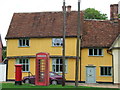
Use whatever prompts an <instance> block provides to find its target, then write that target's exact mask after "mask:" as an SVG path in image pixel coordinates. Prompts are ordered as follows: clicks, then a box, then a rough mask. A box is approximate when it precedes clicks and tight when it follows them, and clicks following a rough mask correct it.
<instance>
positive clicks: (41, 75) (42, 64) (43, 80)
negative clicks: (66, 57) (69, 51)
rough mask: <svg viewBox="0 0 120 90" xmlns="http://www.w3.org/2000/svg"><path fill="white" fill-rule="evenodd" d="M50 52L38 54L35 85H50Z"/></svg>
mask: <svg viewBox="0 0 120 90" xmlns="http://www.w3.org/2000/svg"><path fill="white" fill-rule="evenodd" d="M49 62H50V61H49V53H43V52H41V53H37V54H36V75H35V85H41V86H48V85H49Z"/></svg>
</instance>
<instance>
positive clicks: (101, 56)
mask: <svg viewBox="0 0 120 90" xmlns="http://www.w3.org/2000/svg"><path fill="white" fill-rule="evenodd" d="M88 56H89V57H103V55H93V56H92V55H88Z"/></svg>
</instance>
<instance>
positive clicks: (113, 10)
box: [110, 4, 118, 20]
mask: <svg viewBox="0 0 120 90" xmlns="http://www.w3.org/2000/svg"><path fill="white" fill-rule="evenodd" d="M117 19H118V4H111V5H110V20H117Z"/></svg>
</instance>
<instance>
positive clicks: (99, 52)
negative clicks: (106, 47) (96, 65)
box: [89, 49, 103, 56]
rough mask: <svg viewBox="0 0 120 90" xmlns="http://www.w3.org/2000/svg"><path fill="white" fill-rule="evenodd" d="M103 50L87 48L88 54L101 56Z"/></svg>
mask: <svg viewBox="0 0 120 90" xmlns="http://www.w3.org/2000/svg"><path fill="white" fill-rule="evenodd" d="M102 55H103V50H102V49H89V56H102Z"/></svg>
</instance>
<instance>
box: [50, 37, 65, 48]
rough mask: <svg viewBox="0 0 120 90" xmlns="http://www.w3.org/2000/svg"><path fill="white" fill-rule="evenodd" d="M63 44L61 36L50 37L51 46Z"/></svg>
mask: <svg viewBox="0 0 120 90" xmlns="http://www.w3.org/2000/svg"><path fill="white" fill-rule="evenodd" d="M62 45H63V39H62V38H53V39H52V46H55V47H58V46H62Z"/></svg>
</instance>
